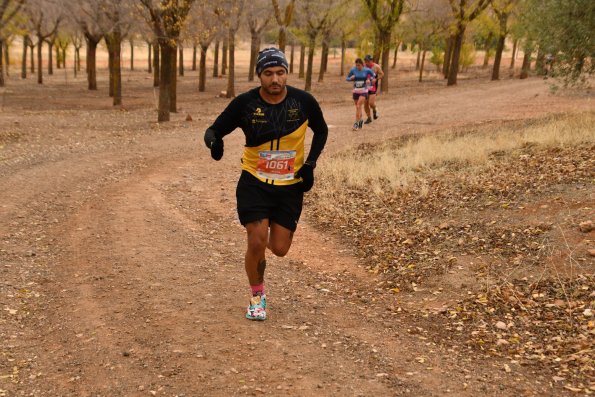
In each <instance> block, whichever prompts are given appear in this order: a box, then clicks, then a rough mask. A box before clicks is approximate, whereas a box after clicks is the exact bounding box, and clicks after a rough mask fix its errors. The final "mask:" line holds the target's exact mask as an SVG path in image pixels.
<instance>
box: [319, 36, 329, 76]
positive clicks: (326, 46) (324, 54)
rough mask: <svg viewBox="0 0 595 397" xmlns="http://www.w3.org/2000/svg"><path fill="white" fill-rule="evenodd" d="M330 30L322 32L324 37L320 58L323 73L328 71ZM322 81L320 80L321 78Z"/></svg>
mask: <svg viewBox="0 0 595 397" xmlns="http://www.w3.org/2000/svg"><path fill="white" fill-rule="evenodd" d="M330 34H331V32H330V31H328V32H324V39H323V40H322V60H321V65H322V67H323V69H324V73H326V72H328V56H329V52H330V42H331V38H330ZM321 81H322V80H321Z"/></svg>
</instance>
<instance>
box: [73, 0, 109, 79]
mask: <svg viewBox="0 0 595 397" xmlns="http://www.w3.org/2000/svg"><path fill="white" fill-rule="evenodd" d="M73 16H74V18H75V20H76V22H77V23H78V25H79V26H80V28H81V30H82V32H83V35H84V37H85V44H86V48H87V54H86V55H87V56H86V60H85V62H86V70H87V86H88V89H89V90H97V61H96V59H97V45H98V44H99V42H100V41H101V39H103V36H104V34H105V30H104V29H105V27H104V26H103V25H104V23H103V18H104V13H103V5H102V3H101V2H99V1H94V0H78V2H77V3H76V9H75V11H74V13H73Z"/></svg>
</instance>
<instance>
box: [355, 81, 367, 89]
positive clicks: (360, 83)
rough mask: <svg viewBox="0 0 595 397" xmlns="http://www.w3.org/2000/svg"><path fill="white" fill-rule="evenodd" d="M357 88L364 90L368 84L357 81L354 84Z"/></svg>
mask: <svg viewBox="0 0 595 397" xmlns="http://www.w3.org/2000/svg"><path fill="white" fill-rule="evenodd" d="M354 86H355V88H364V87H365V86H366V82H365V81H361V80H360V81H356V82H355V84H354Z"/></svg>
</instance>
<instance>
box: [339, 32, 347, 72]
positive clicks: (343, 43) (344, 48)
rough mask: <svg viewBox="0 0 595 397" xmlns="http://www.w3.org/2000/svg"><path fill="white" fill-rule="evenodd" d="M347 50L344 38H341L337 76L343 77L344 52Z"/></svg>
mask: <svg viewBox="0 0 595 397" xmlns="http://www.w3.org/2000/svg"><path fill="white" fill-rule="evenodd" d="M346 50H347V43H346V42H345V38H344V37H342V38H341V73H340V74H339V76H345V52H346Z"/></svg>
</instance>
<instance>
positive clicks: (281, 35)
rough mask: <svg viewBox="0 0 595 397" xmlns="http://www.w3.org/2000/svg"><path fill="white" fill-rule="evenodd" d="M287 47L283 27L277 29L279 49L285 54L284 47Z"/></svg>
mask: <svg viewBox="0 0 595 397" xmlns="http://www.w3.org/2000/svg"><path fill="white" fill-rule="evenodd" d="M286 45H287V33H286V32H285V26H281V27H280V28H279V49H280V50H281V51H282V52H283V53H285V46H286Z"/></svg>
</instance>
